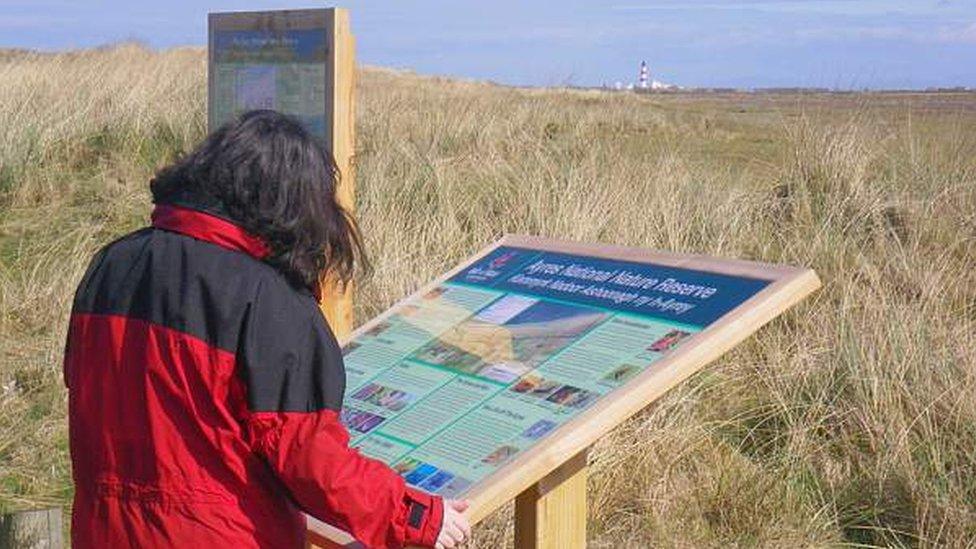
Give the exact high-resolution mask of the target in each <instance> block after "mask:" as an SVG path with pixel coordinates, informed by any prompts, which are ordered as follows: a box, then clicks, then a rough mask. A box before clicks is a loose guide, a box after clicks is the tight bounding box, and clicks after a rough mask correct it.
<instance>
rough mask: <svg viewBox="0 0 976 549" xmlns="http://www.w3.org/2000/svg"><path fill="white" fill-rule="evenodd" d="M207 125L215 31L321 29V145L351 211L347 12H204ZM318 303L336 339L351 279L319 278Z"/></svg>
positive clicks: (349, 315)
mask: <svg viewBox="0 0 976 549" xmlns="http://www.w3.org/2000/svg"><path fill="white" fill-rule="evenodd" d="M207 29H208V30H207V36H208V38H207V44H208V47H207V52H208V53H207V126H208V130H209V131H213V130H215V129H216V125H217V124H216V121H215V120H214V112H215V111H214V101H215V99H216V89H215V87H216V78H215V77H214V74H215V73H214V68H215V59H214V57H215V55H214V54H215V51H214V50H215V48H214V41H215V36H216V33H218V32H222V31H235V30H241V31H246V30H269V29H274V30H276V31H293V30H315V29H323V31H324V32H325V43H326V47H327V48H328V50H327V59H326V60H325V63H324V66H325V71H324V73H325V82H324V86H325V104H324V105H323V107H324V113H325V149H326V151H327V152H330V153H331V154H332V157H333V159H334V160H335V163H336V168H337V171H338V174H337V181H336V201H337V202H338V203H339V205H340V206H341V207H342V208H343V209H345V210H346V211H347V212H349V213H350V214H351V213H353V212H354V210H355V206H356V200H355V163H354V156H355V141H356V138H355V117H356V109H355V100H356V94H355V91H356V40H355V38H354V37H353V34H352V31H351V29H350V24H349V12H348V11H347V10H345V9H342V8H322V9H302V10H274V11H241V12H226V13H211V14H208V17H207ZM322 296H323V298H322V301H321V303H320V306H321V308H322V312H323V314H325V317H326V319H327V320H328V321H329V325H330V326H331V327H332V331H333V332H335V333H336V335H337V336H338V337H340V338H343V337H346V336H347V335H348V334H349V332H350V331H351V330H352V327H353V324H354V321H355V319H354V317H353V307H352V298H353V289H352V286H351V284H347V285H345V286H343V285H341V284H338V283H337V282H336V281H335V280H334V279H328V278H326V279H323V281H322Z"/></svg>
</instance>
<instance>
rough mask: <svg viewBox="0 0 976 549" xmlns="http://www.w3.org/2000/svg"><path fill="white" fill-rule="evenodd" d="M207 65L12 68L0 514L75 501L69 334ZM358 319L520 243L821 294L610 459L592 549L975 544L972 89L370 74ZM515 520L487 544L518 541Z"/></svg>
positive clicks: (79, 58) (2, 145)
mask: <svg viewBox="0 0 976 549" xmlns="http://www.w3.org/2000/svg"><path fill="white" fill-rule="evenodd" d="M204 83H205V66H204V58H203V54H202V52H201V51H199V50H177V51H169V52H165V53H153V52H148V51H145V50H143V49H140V48H138V47H135V46H122V47H118V48H113V49H106V50H100V51H90V52H81V53H75V54H64V55H49V56H36V55H28V54H24V53H16V52H15V53H11V54H9V55H6V56H0V311H2V314H0V356H2V358H0V510H3V509H13V508H22V507H29V506H38V505H47V504H63V503H65V502H67V501H69V498H70V492H71V488H70V475H69V466H68V456H67V450H66V426H65V391H64V389H63V388H62V385H61V381H60V358H61V346H62V339H63V336H64V329H65V319H66V314H67V311H68V305H69V302H70V298H71V294H72V291H73V288H74V285H75V283H76V282H77V280H78V278H79V276H80V275H81V273H82V271H83V269H84V267H85V265H86V261H87V259H88V257H89V256H90V255H91V254H92V253H93V252H94V251H95V250H96V249H97V248H98V247H99V246H101V245H102V244H104V243H105V242H107V241H109V240H111V239H112V238H113V237H115V236H116V235H120V234H122V233H125V232H127V231H129V230H132V229H134V228H136V227H139V226H142V225H143V224H145V223H146V220H147V216H148V212H149V208H150V206H149V203H148V192H147V180H148V178H149V177H150V175H151V174H152V172H153V170H154V169H155V168H157V167H158V166H160V165H161V164H162V163H165V162H166V161H168V160H170V159H172V158H173V157H174V155H176V154H178V153H179V152H180V151H184V150H186V149H187V148H188V147H190V146H192V145H193V144H194V143H195V142H196V141H197V140H199V139H200V138H201V137H202V136H203V134H204V129H205V116H204V114H205V100H204V97H205V85H204ZM358 124H359V135H358V142H357V154H358V166H359V177H358V193H359V196H358V200H359V208H360V212H359V213H360V217H361V220H362V225H363V228H364V231H365V233H366V235H367V237H368V245H369V249H370V251H371V252H372V255H373V258H374V260H375V263H376V267H377V268H376V272H375V275H374V276H373V278H372V279H370V280H366V281H363V282H362V284H361V289H362V291H361V294H360V299H359V302H358V307H359V310H358V314H359V318H367V317H369V316H371V315H373V314H375V313H377V312H379V311H380V310H382V309H384V308H385V307H386V306H388V305H389V304H390V303H392V302H393V301H395V300H396V299H398V298H399V297H400V296H402V295H404V294H406V293H407V292H409V291H411V290H413V289H414V288H416V287H417V286H418V285H419V284H421V283H423V282H425V281H427V280H429V279H430V278H431V277H433V276H434V275H435V274H437V273H439V272H441V271H442V270H444V269H445V268H447V267H448V266H450V265H452V264H454V263H455V262H456V261H457V260H458V259H460V258H462V257H464V256H466V255H468V254H469V253H471V252H472V251H474V250H476V249H478V248H480V247H481V246H483V245H484V244H486V243H488V242H490V241H492V240H493V239H495V238H496V237H498V236H499V235H501V234H502V233H506V232H515V233H531V234H543V235H557V236H561V237H566V238H572V239H581V240H594V241H607V242H616V243H621V244H629V245H635V246H646V247H652V248H663V249H669V250H677V251H686V252H700V253H707V254H715V255H720V256H735V257H742V258H752V259H759V260H765V261H771V262H786V263H794V264H802V265H809V266H812V267H814V268H815V269H816V270H817V271H818V272H819V274H820V276H821V277H822V279H823V280H824V282H825V287H824V288H823V290H822V291H820V292H819V293H818V294H817V295H816V296H815V297H813V298H812V299H810V300H808V301H807V302H806V303H805V304H803V305H801V306H799V307H797V308H796V309H795V310H793V311H791V312H790V313H788V314H787V315H785V316H784V317H782V318H781V319H779V320H777V321H776V322H774V323H773V324H772V325H770V326H768V327H767V328H765V329H763V330H762V332H761V333H760V334H759V335H758V336H757V337H754V338H752V339H751V340H750V341H749V342H747V343H746V344H744V345H742V346H740V347H739V348H737V349H736V350H735V351H734V352H732V353H730V354H729V355H728V356H727V357H726V358H725V359H723V360H722V361H720V362H719V363H718V364H715V365H713V366H712V367H710V368H708V369H706V371H704V372H703V373H701V374H699V375H698V376H696V377H694V378H693V379H692V380H690V381H689V382H687V383H685V384H684V385H683V386H682V387H681V388H679V389H677V390H675V391H673V392H672V393H671V394H669V395H668V396H667V397H666V398H664V399H662V401H661V402H659V403H658V404H657V405H655V406H653V407H652V408H651V409H649V410H647V411H646V412H644V413H642V414H641V415H639V416H638V417H636V418H635V419H633V420H632V421H630V422H628V423H627V424H625V425H623V426H622V427H620V428H619V429H617V430H616V431H615V432H613V433H612V434H611V435H610V436H608V437H606V438H605V439H604V440H603V441H602V442H601V443H600V444H599V445H598V447H597V449H596V451H595V452H593V453H592V458H591V461H592V463H591V467H592V469H591V470H592V476H591V480H590V482H591V485H590V489H591V500H590V501H591V511H590V515H591V523H590V532H589V536H590V539H591V542H592V545H593V546H597V547H610V546H615V547H616V546H631V547H646V546H663V547H715V546H728V545H734V546H761V547H786V546H789V547H795V546H817V547H820V546H843V545H847V546H857V547H875V546H883V547H937V546H939V547H941V546H953V547H965V546H971V545H976V506H974V502H976V341H974V337H976V335H974V334H976V97H974V96H972V95H964V94H963V95H955V96H945V95H940V96H925V95H899V96H890V95H885V96H870V95H857V96H845V97H830V96H811V97H797V96H761V97H752V96H723V97H719V96H646V97H638V96H634V95H618V94H600V93H590V92H561V91H524V90H513V89H505V88H499V87H492V86H488V85H482V84H476V83H460V82H453V81H448V80H435V79H429V78H420V77H416V76H412V75H405V74H397V73H392V72H387V71H381V70H366V71H364V72H363V74H362V76H361V87H360V107H359V120H358ZM506 513H508V510H503V511H501V512H500V513H499V514H497V515H496V516H494V517H492V518H491V519H490V520H488V521H487V522H486V523H485V524H484V525H483V526H482V527H481V528H479V529H478V535H477V538H478V545H479V546H482V547H494V546H497V545H500V544H501V542H502V540H504V539H508V538H510V536H511V532H510V524H509V517H508V515H507V514H506Z"/></svg>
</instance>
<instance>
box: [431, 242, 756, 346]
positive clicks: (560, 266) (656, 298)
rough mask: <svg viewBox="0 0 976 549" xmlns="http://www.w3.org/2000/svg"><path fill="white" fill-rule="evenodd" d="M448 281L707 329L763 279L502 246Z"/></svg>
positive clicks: (745, 298)
mask: <svg viewBox="0 0 976 549" xmlns="http://www.w3.org/2000/svg"><path fill="white" fill-rule="evenodd" d="M450 281H451V282H456V283H463V284H472V285H476V286H482V287H487V288H493V289H497V290H502V291H506V292H516V293H522V294H528V295H534V296H538V297H545V298H551V299H562V300H566V301H572V302H575V303H579V304H583V305H590V306H595V307H600V308H604V309H610V310H615V311H622V312H629V313H633V314H638V315H642V316H648V317H653V318H658V319H662V320H670V321H674V322H680V323H684V324H690V325H693V326H699V327H702V328H704V327H706V326H708V325H709V324H711V323H712V322H714V321H716V320H718V319H719V318H720V317H722V316H723V315H725V314H726V313H728V312H729V311H731V310H732V309H734V308H736V307H737V306H739V305H740V304H742V303H743V302H745V301H746V300H747V299H749V298H750V297H752V296H753V295H755V294H756V293H758V292H759V291H760V290H762V289H763V288H765V287H766V286H768V285H769V281H768V280H761V279H756V278H747V277H738V276H729V275H723V274H716V273H709V272H704V271H697V270H690V269H678V268H674V267H665V266H661V265H653V264H648V263H637V262H632V261H621V260H615V259H602V258H595V257H588V256H580V255H570V254H561V253H556V252H547V251H540V250H530V249H524V248H514V247H508V246H502V247H500V248H498V249H496V250H495V251H493V252H492V253H490V254H489V255H487V256H485V257H484V258H483V259H481V260H479V261H478V262H476V263H475V264H474V265H471V266H470V267H468V268H467V269H465V270H463V271H461V272H460V273H458V274H457V275H455V276H454V277H453V278H451V280H450Z"/></svg>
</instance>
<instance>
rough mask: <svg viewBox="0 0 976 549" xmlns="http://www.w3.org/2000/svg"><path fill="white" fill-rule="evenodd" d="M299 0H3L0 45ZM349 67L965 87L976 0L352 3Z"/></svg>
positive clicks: (114, 31)
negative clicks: (647, 72)
mask: <svg viewBox="0 0 976 549" xmlns="http://www.w3.org/2000/svg"><path fill="white" fill-rule="evenodd" d="M325 5H328V4H324V3H315V2H308V1H307V0H306V1H302V0H290V1H289V0H210V1H208V0H151V1H143V0H33V1H27V0H0V47H23V48H32V49H40V50H61V49H68V48H83V47H91V46H98V45H104V44H107V43H113V42H118V41H123V40H138V41H141V42H144V43H146V44H147V45H149V46H152V47H154V48H167V47H172V46H180V45H200V46H203V45H205V44H206V38H207V37H206V33H207V30H206V14H207V12H212V11H237V10H262V9H285V8H307V7H322V6H325ZM340 6H341V7H345V8H348V9H349V10H350V14H351V18H352V25H353V32H354V33H355V35H356V40H357V48H358V52H357V53H358V57H359V61H360V62H362V63H365V64H368V65H379V66H385V67H394V68H404V69H411V70H414V71H416V72H419V73H422V74H438V75H448V76H457V77H464V78H473V79H478V80H491V81H495V82H499V83H504V84H515V85H532V86H552V85H576V86H600V85H614V84H615V83H616V82H622V83H624V84H627V83H630V82H633V81H635V80H636V79H637V71H638V67H639V64H640V62H641V61H642V60H646V61H647V63H648V65H649V66H650V69H651V77H652V78H653V79H655V80H660V81H663V82H668V83H674V84H678V85H681V86H689V87H692V86H694V87H739V88H756V87H779V86H812V87H827V88H839V89H864V88H872V89H879V88H927V87H955V86H967V87H976V0H860V1H858V0H824V1H813V0H792V1H786V0H746V1H741V2H733V1H723V0H659V1H654V0H605V1H595V0H590V1H584V0H536V1H529V0H523V1H518V0H480V1H471V0H440V1H433V0H430V1H421V0H373V1H358V0H349V1H347V2H344V3H342V4H340Z"/></svg>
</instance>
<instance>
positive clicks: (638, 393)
mask: <svg viewBox="0 0 976 549" xmlns="http://www.w3.org/2000/svg"><path fill="white" fill-rule="evenodd" d="M501 246H512V247H517V248H528V249H531V250H539V251H550V252H559V253H567V254H575V255H584V256H590V257H594V258H605V259H619V260H625V261H634V262H639V263H651V264H654V265H660V266H664V267H674V268H680V269H692V270H698V271H706V272H709V273H716V274H723V275H731V276H739V277H748V278H754V279H761V280H766V281H769V284H768V285H767V286H766V287H765V288H763V289H762V290H760V291H759V292H757V293H756V294H755V295H753V296H752V297H750V298H749V299H747V300H746V301H745V302H743V303H742V304H740V305H739V306H737V307H735V308H734V309H732V310H731V311H730V312H728V313H726V314H725V315H724V316H722V317H721V318H720V319H718V320H717V321H715V322H713V323H712V324H710V325H708V326H707V327H705V328H704V329H703V330H702V331H701V332H698V333H696V334H694V335H692V336H691V337H690V338H689V339H688V340H687V341H685V342H683V343H682V345H680V346H679V347H678V348H677V349H675V350H674V351H672V352H670V353H668V354H667V355H665V356H664V357H662V358H661V359H660V360H657V361H656V362H654V363H653V364H651V365H650V366H648V367H647V369H646V370H644V371H643V372H642V373H640V374H639V375H637V376H636V377H635V378H634V379H632V380H630V381H628V382H627V383H626V384H624V385H622V386H621V387H619V388H618V389H616V390H615V391H614V392H613V394H612V395H610V396H607V397H604V398H601V399H599V400H598V401H597V402H596V403H594V404H593V405H592V406H590V407H589V408H587V409H586V410H584V411H582V412H581V413H579V415H577V416H575V417H573V418H572V419H571V420H569V421H568V422H567V423H565V424H563V425H561V426H560V427H558V428H557V429H556V430H555V431H553V432H552V433H550V434H549V435H548V436H547V437H546V439H545V443H544V444H537V445H535V446H533V447H531V448H529V449H527V450H526V451H525V452H522V453H520V454H518V455H517V456H516V457H514V458H513V459H512V460H511V461H510V462H508V463H506V464H505V465H504V466H502V467H500V468H499V469H498V470H497V471H495V472H494V473H492V474H491V475H489V476H488V477H486V478H484V479H482V480H481V481H479V482H477V483H476V484H475V485H473V486H472V488H471V490H470V491H469V492H467V493H466V494H465V496H464V497H465V498H466V499H469V500H470V501H471V508H470V509H469V511H468V517H469V519H470V521H471V522H472V523H477V522H479V521H481V520H482V519H484V518H485V517H486V516H488V515H489V514H490V513H492V512H493V511H495V510H496V509H498V508H499V507H501V506H502V505H504V504H505V503H507V502H508V501H511V500H512V499H516V526H515V532H516V546H517V547H519V548H530V547H532V548H535V547H582V546H584V545H585V539H586V537H585V536H586V497H585V494H586V452H587V450H588V448H589V447H590V446H591V445H592V444H593V443H594V442H596V441H597V440H598V439H599V438H600V437H602V436H603V435H605V434H607V433H608V432H609V431H610V430H612V429H613V428H614V427H616V426H617V425H619V424H620V423H622V422H624V421H625V420H627V419H628V418H630V417H631V416H633V415H634V414H636V413H637V412H638V411H640V410H642V409H644V408H645V407H647V406H648V405H650V404H651V403H653V402H654V401H655V400H657V399H658V398H659V397H660V396H661V395H663V394H664V393H666V392H667V391H668V390H670V389H671V388H673V387H675V386H676V385H678V384H679V383H681V382H682V381H684V380H685V379H687V378H688V377H689V376H691V375H692V374H694V373H696V372H698V371H699V370H700V369H701V368H703V367H704V366H705V365H706V364H708V363H710V362H712V361H714V360H715V359H717V358H718V357H720V356H721V355H722V354H724V353H725V352H726V351H728V350H729V349H731V348H732V347H734V346H736V345H737V344H739V343H740V342H742V341H743V340H744V339H746V338H747V337H749V336H750V335H752V334H753V333H755V331H756V330H758V329H759V328H760V327H761V326H763V325H764V324H766V323H768V322H769V321H771V320H772V319H773V318H775V317H776V316H778V315H779V314H781V313H782V312H783V311H785V310H786V309H788V308H789V307H791V306H793V305H794V304H796V303H798V302H799V301H801V300H802V299H803V298H805V297H806V296H807V295H809V294H810V293H812V292H813V291H815V290H816V289H817V288H819V287H820V280H819V278H818V277H817V275H816V273H814V272H813V271H812V270H810V269H806V268H800V267H792V266H786V265H773V264H766V263H756V262H751V261H742V260H735V259H718V258H713V257H707V256H700V255H684V254H675V253H669V252H660V251H652V250H645V249H637V248H626V247H621V246H612V245H603V244H600V245H596V244H581V243H576V242H569V241H564V240H556V239H548V238H540V237H530V236H514V235H510V236H506V237H504V238H502V239H500V240H498V241H497V242H495V243H494V244H492V245H491V246H489V247H487V248H485V249H484V250H482V251H480V252H478V253H477V254H475V255H474V256H472V258H471V259H469V260H467V261H465V262H464V263H463V264H461V265H459V266H458V267H456V268H455V269H453V270H451V271H449V272H448V273H446V274H444V275H443V276H441V277H439V278H438V279H436V280H434V281H433V282H431V283H430V284H428V285H426V286H424V287H423V288H421V289H419V290H418V291H417V292H415V293H414V294H412V295H411V296H409V297H407V298H405V299H403V300H401V301H399V302H397V303H396V304H395V305H394V306H392V307H390V308H389V309H388V310H387V311H385V312H384V313H383V314H381V315H379V316H377V317H376V318H374V319H372V320H370V321H369V322H367V323H366V324H364V325H363V326H361V327H359V328H358V329H357V330H355V331H354V332H352V334H350V336H349V338H350V339H351V338H355V337H357V336H359V335H361V334H364V333H365V332H366V331H368V330H370V329H371V328H373V327H374V326H376V325H378V324H380V323H381V322H383V321H384V320H385V319H387V318H388V317H390V316H391V315H393V314H395V313H396V312H397V311H398V309H399V308H400V306H402V305H403V304H405V303H407V302H408V301H411V300H413V299H415V298H418V297H420V296H422V295H424V294H426V293H427V292H429V291H430V290H432V289H434V288H435V287H437V286H439V285H440V284H442V283H444V282H446V281H447V280H448V279H450V278H451V277H453V276H454V275H456V274H458V273H460V272H461V271H463V270H465V269H466V268H468V267H469V266H471V265H473V264H474V263H476V262H478V261H479V260H480V259H482V258H484V257H485V256H487V255H489V254H490V253H492V252H493V251H494V250H496V249H497V248H499V247H501ZM309 539H310V541H311V542H312V543H314V544H318V545H322V546H334V545H339V546H355V545H356V542H355V540H353V539H352V538H351V537H349V536H348V534H345V533H344V532H342V531H341V530H338V529H336V528H333V527H331V526H329V525H327V524H324V523H322V522H320V521H318V520H315V519H314V518H311V517H310V518H309ZM330 544H331V545H330Z"/></svg>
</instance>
